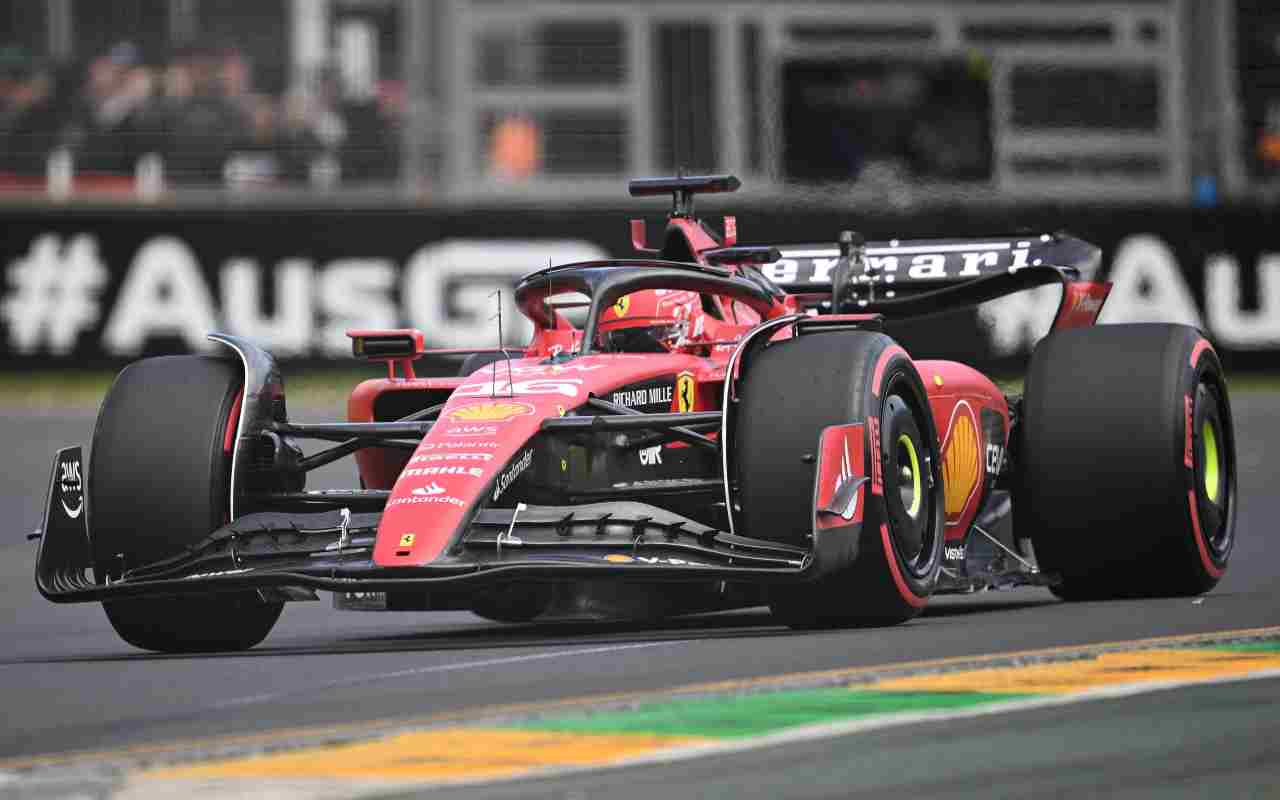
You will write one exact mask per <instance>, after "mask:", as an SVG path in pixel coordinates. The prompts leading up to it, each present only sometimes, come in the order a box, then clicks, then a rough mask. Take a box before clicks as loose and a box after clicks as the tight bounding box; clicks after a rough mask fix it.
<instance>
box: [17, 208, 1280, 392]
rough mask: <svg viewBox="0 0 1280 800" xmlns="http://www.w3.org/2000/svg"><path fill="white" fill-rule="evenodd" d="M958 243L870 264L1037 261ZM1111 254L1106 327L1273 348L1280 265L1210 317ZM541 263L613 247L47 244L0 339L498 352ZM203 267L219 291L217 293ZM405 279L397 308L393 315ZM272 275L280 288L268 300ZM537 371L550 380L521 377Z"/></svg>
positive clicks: (1016, 340)
mask: <svg viewBox="0 0 1280 800" xmlns="http://www.w3.org/2000/svg"><path fill="white" fill-rule="evenodd" d="M949 247H951V248H952V249H949V250H947V251H946V252H947V253H950V254H951V255H944V253H942V252H935V253H929V252H922V251H921V250H920V249H917V248H903V250H909V251H911V252H896V253H895V252H893V250H892V248H881V249H878V250H876V251H873V252H868V253H867V264H868V267H869V268H870V269H872V270H873V271H877V270H878V271H879V273H880V278H879V279H880V280H883V281H885V282H886V283H888V282H890V281H892V280H893V278H894V276H895V274H899V275H900V274H901V272H900V270H901V269H906V270H908V272H909V274H910V276H911V277H912V278H916V279H938V278H945V277H963V278H970V277H975V276H977V275H980V274H983V273H984V271H989V270H990V269H991V268H992V267H993V266H994V265H995V264H997V263H1000V259H1001V257H1002V256H1001V255H1000V252H1009V253H1010V255H1011V257H1012V262H1011V264H1010V266H1009V271H1011V272H1016V271H1017V270H1019V269H1021V268H1023V267H1027V266H1030V263H1029V262H1030V250H1029V249H1028V248H1027V247H1011V248H1009V249H1008V250H1007V251H997V249H996V248H995V247H990V248H985V247H981V246H978V247H974V248H972V249H968V250H965V249H964V246H962V245H955V246H949ZM882 253H883V254H882ZM787 255H788V257H787V258H783V259H781V260H779V261H778V262H776V263H774V264H766V265H762V266H761V269H762V270H763V271H764V273H765V274H766V275H768V276H769V277H770V278H772V279H773V280H775V281H777V282H779V283H781V284H784V285H785V284H787V283H794V282H795V281H796V280H797V279H798V278H799V277H800V274H799V273H800V272H802V271H803V272H806V273H807V272H809V271H810V269H811V270H812V272H813V276H812V279H813V280H816V281H819V282H824V283H825V282H829V281H830V277H831V274H832V273H833V271H834V269H835V266H836V265H837V264H838V259H837V258H836V251H835V250H824V251H822V252H817V251H814V252H811V253H805V254H803V257H802V256H801V254H800V253H799V252H796V253H794V254H791V253H788V254H787ZM1111 255H1112V261H1111V265H1110V269H1109V270H1108V274H1107V277H1108V278H1109V279H1110V280H1111V281H1112V282H1113V283H1114V284H1115V287H1114V289H1113V291H1112V292H1111V296H1110V298H1109V299H1108V300H1107V303H1106V306H1105V307H1104V309H1103V312H1102V319H1101V320H1100V321H1101V322H1104V323H1108V322H1110V323H1115V322H1139V321H1165V322H1177V323H1183V324H1189V325H1202V321H1207V323H1208V329H1209V331H1210V334H1211V335H1212V336H1213V337H1214V338H1216V339H1218V340H1220V341H1221V343H1222V344H1223V345H1224V346H1227V347H1232V348H1238V349H1264V348H1273V347H1280V255H1278V254H1276V253H1262V254H1261V255H1260V256H1259V261H1258V262H1257V264H1256V266H1254V268H1255V270H1256V274H1257V280H1258V289H1259V292H1258V303H1257V306H1256V307H1252V308H1244V307H1243V306H1242V303H1243V302H1244V300H1243V298H1242V294H1241V288H1240V287H1241V285H1242V283H1243V284H1247V283H1249V276H1248V275H1245V274H1243V273H1245V272H1246V271H1247V270H1248V269H1250V267H1251V266H1252V265H1247V264H1241V263H1240V262H1239V261H1238V259H1237V257H1236V256H1234V255H1233V254H1231V253H1219V254H1215V255H1213V256H1211V257H1210V258H1209V259H1208V260H1207V261H1206V263H1205V265H1204V271H1205V277H1204V286H1203V289H1204V297H1205V305H1204V308H1203V310H1201V309H1200V308H1198V307H1197V303H1196V301H1195V300H1194V297H1193V294H1192V292H1191V288H1190V287H1188V285H1187V284H1186V279H1185V277H1184V275H1185V272H1184V269H1189V268H1194V267H1195V265H1191V264H1179V263H1178V261H1177V259H1176V257H1175V254H1174V251H1173V250H1172V249H1171V248H1170V246H1169V245H1168V243H1166V242H1165V241H1164V240H1163V239H1161V238H1160V237H1158V236H1155V235H1153V234H1148V233H1139V234H1135V235H1132V236H1129V237H1127V238H1125V239H1123V240H1122V241H1121V242H1120V244H1119V246H1118V247H1116V248H1115V250H1114V251H1113V254H1111ZM548 256H550V257H551V259H552V261H554V262H565V261H569V260H584V259H591V258H600V257H604V256H605V253H604V251H603V250H601V249H600V248H599V247H597V246H596V245H594V244H592V243H590V242H587V241H583V240H571V239H545V240H518V239H506V240H450V241H445V242H439V243H436V244H431V245H427V246H425V247H422V248H420V249H419V250H418V251H417V252H415V253H414V254H413V256H412V257H411V258H410V259H409V262H408V263H407V264H406V265H405V268H404V271H403V273H401V272H400V270H399V267H398V265H397V264H396V263H395V262H393V261H390V260H387V259H382V258H359V259H339V260H335V261H332V262H328V263H324V264H316V263H314V262H312V261H309V260H306V259H302V258H296V257H294V258H283V259H281V260H280V261H278V262H276V263H275V264H268V263H265V262H262V261H261V260H260V259H255V258H254V257H253V256H251V255H248V256H237V257H235V258H231V259H229V260H227V261H226V262H225V263H224V264H222V265H221V266H220V267H217V266H216V265H205V266H204V267H202V266H201V264H200V262H199V261H198V260H197V258H196V256H195V253H194V252H193V250H192V248H191V247H190V245H188V244H187V243H186V242H184V241H183V240H181V239H179V238H177V237H174V236H168V235H161V236H154V237H151V238H149V239H147V240H145V241H143V242H142V244H141V245H140V246H139V248H138V249H137V251H136V252H135V253H133V254H132V261H131V262H130V263H128V264H114V265H108V264H106V263H104V262H103V261H102V259H101V255H100V249H99V246H98V240H97V238H96V237H94V236H89V235H85V234H76V235H72V236H69V237H61V236H58V235H55V234H42V235H40V236H37V237H36V238H34V239H33V240H31V242H30V245H29V247H27V250H26V252H25V254H23V255H22V256H20V257H17V258H15V259H14V260H13V261H12V262H11V263H9V264H8V265H6V269H5V278H6V279H7V287H6V288H5V293H4V297H3V298H2V299H0V324H3V326H4V327H5V329H6V331H5V333H3V334H0V335H2V336H3V337H4V341H5V342H6V343H7V346H8V348H9V349H8V351H7V352H8V353H9V354H13V355H28V356H39V355H50V356H55V357H57V356H65V355H69V354H70V353H72V352H73V351H74V350H75V348H76V346H77V344H78V343H79V342H80V341H82V340H83V339H84V337H86V336H88V335H90V334H92V333H93V331H94V330H95V329H97V330H99V331H100V333H99V334H98V335H99V336H100V342H99V343H98V346H100V347H101V350H102V351H103V352H104V353H106V354H107V355H111V356H124V357H129V356H136V355H138V354H139V353H141V352H142V351H144V350H146V349H147V348H148V346H149V345H150V344H151V343H152V342H153V340H155V339H157V338H177V339H179V340H181V342H182V343H183V345H184V346H185V347H187V348H190V349H193V350H208V349H209V348H210V347H212V345H210V344H209V343H208V342H207V341H206V340H205V335H206V334H207V333H208V332H209V331H211V330H218V329H224V330H226V331H227V332H229V333H232V334H235V335H240V336H247V337H250V338H252V339H254V340H256V341H258V342H260V343H261V344H262V345H263V346H264V347H266V348H267V349H268V350H271V351H273V352H275V353H277V354H279V355H281V356H308V355H321V354H322V355H327V356H342V357H345V356H347V355H348V354H349V352H350V342H349V340H348V339H347V338H346V336H345V331H346V329H347V328H355V327H362V328H380V327H399V326H400V325H402V324H404V323H405V322H406V321H408V322H412V323H414V324H416V325H417V326H418V327H420V328H422V329H424V330H425V331H426V332H427V336H428V341H429V343H430V345H431V346H432V347H476V346H485V345H491V344H493V342H494V339H493V334H494V323H493V321H492V316H493V303H494V300H493V297H492V292H493V289H494V288H503V289H507V288H509V287H510V286H511V285H512V282H513V281H514V280H515V279H516V278H517V277H518V276H519V275H520V274H521V273H522V272H524V271H528V270H533V269H538V268H542V267H545V266H546V264H547V259H548ZM125 257H126V258H127V257H129V256H128V254H126V256H125ZM948 258H949V259H951V260H950V261H947V259H948ZM802 264H803V267H804V269H803V270H802V269H801V266H802ZM112 266H114V267H115V268H116V269H117V270H119V272H118V273H117V274H120V275H122V278H121V281H120V287H119V291H118V292H115V293H114V295H115V300H114V305H113V306H111V307H107V306H104V305H103V303H102V300H101V293H102V292H103V291H104V290H105V289H106V287H107V283H108V281H110V280H111V273H110V268H111V267H112ZM209 269H212V270H213V273H214V275H215V278H214V281H215V282H216V286H210V285H209V280H208V275H209ZM1084 277H1085V278H1086V279H1090V278H1093V277H1094V276H1092V275H1085V276H1084ZM401 278H402V286H401V287H399V288H400V289H401V290H402V291H401V292H400V298H401V303H400V304H399V305H397V302H396V294H397V282H398V281H399V280H401ZM805 279H806V280H809V278H808V277H806V278H805ZM267 281H271V283H272V286H271V291H270V292H268V291H267V286H266V282H267ZM1197 288H1199V287H1197ZM268 294H269V295H271V296H272V297H273V298H274V300H273V301H272V302H271V303H269V304H268V303H266V302H265V297H266V296H267V295H268ZM679 294H684V293H679ZM672 296H674V295H672ZM1059 296H1060V290H1059V289H1058V288H1056V287H1043V288H1040V289H1035V290H1031V291H1025V292H1019V293H1017V294H1014V295H1010V296H1008V297H1005V298H1001V299H999V300H995V301H992V302H990V303H986V304H983V305H982V306H981V307H980V310H979V313H980V315H981V318H982V320H983V321H984V322H985V323H986V324H985V327H986V329H987V330H988V331H989V335H990V341H991V346H992V349H993V351H994V352H995V353H996V354H999V355H1010V354H1013V353H1018V352H1025V351H1026V350H1028V349H1030V348H1031V347H1032V346H1033V345H1034V344H1035V342H1036V341H1038V340H1039V339H1040V338H1041V337H1042V336H1044V334H1045V333H1046V332H1047V331H1048V329H1049V325H1050V324H1051V322H1052V319H1053V317H1054V314H1055V312H1056V310H1057V305H1058V299H1059ZM676 299H678V298H676ZM513 302H514V300H513V293H512V292H510V291H504V292H503V307H504V324H505V326H506V327H507V329H508V330H509V331H510V333H509V336H508V339H507V343H508V344H524V343H526V342H527V336H528V332H529V328H528V324H527V322H526V321H525V320H524V318H523V316H522V315H519V314H518V313H516V311H515V308H514V305H513ZM219 309H221V311H220V310H219ZM508 322H509V324H507V323H508ZM99 326H100V327H99ZM87 344H89V345H90V346H91V347H92V346H94V345H93V343H87ZM717 347H718V349H720V350H727V349H730V348H728V347H725V346H724V345H718V346H717ZM618 357H619V358H628V357H629V356H618ZM602 368H604V367H603V365H594V364H584V365H578V364H566V365H536V366H524V367H514V368H513V372H512V376H515V377H518V378H521V379H522V380H521V381H519V382H517V384H516V385H515V386H510V387H509V386H508V385H507V384H506V383H505V380H506V377H505V375H504V374H503V372H502V369H503V368H501V367H499V368H497V374H496V375H493V377H494V378H497V379H498V380H496V381H495V382H494V384H493V385H490V384H482V385H469V386H467V387H464V389H465V391H463V392H462V394H463V395H464V396H466V395H467V394H471V396H477V397H478V396H481V395H485V394H489V393H493V394H502V393H504V392H509V393H515V394H520V393H523V394H558V395H562V396H564V397H567V398H576V397H577V396H579V393H580V388H579V387H576V386H574V385H572V382H571V381H569V380H568V379H564V380H556V379H557V378H559V377H560V376H561V375H562V374H572V373H574V372H585V371H587V370H589V369H602ZM492 373H493V370H492V369H490V370H489V374H491V375H492ZM537 376H546V377H549V378H552V380H551V381H548V382H539V381H528V380H525V379H529V378H533V377H537Z"/></svg>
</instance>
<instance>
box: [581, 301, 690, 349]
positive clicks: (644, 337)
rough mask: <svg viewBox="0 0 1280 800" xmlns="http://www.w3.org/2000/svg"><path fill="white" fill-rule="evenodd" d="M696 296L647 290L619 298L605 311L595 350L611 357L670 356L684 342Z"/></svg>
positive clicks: (597, 334)
mask: <svg viewBox="0 0 1280 800" xmlns="http://www.w3.org/2000/svg"><path fill="white" fill-rule="evenodd" d="M698 302H699V299H698V294H697V293H696V292H686V291H665V292H659V291H654V290H646V291H640V292H632V293H631V294H629V295H625V296H623V297H620V298H618V300H617V302H615V303H613V305H611V306H609V307H608V308H606V309H604V311H603V313H602V314H601V315H600V322H599V324H598V326H597V329H596V347H598V348H599V349H600V350H603V351H605V352H612V353H669V352H671V351H672V350H674V349H675V348H676V347H678V346H679V345H681V344H683V343H684V342H685V339H686V338H687V336H688V331H689V322H688V317H689V315H690V313H691V312H692V311H693V309H694V308H696V307H697V303H698Z"/></svg>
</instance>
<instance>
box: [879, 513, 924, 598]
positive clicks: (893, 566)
mask: <svg viewBox="0 0 1280 800" xmlns="http://www.w3.org/2000/svg"><path fill="white" fill-rule="evenodd" d="M880 542H881V544H883V546H884V560H885V561H886V562H887V563H888V564H889V575H890V576H892V577H893V583H894V585H895V586H897V587H898V594H900V595H902V599H903V600H906V601H907V605H909V606H911V607H912V608H922V607H923V606H924V604H925V603H926V602H928V599H927V598H924V597H920V596H919V595H917V594H916V593H915V592H913V591H911V587H910V586H907V582H906V580H904V579H903V577H902V570H901V569H900V568H899V567H898V555H897V553H896V551H895V550H894V549H893V542H891V541H889V525H888V524H887V523H884V522H882V523H880Z"/></svg>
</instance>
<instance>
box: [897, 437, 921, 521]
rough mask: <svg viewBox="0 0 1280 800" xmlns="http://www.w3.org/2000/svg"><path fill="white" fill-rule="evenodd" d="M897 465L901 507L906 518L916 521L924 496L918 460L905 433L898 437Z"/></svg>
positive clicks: (914, 446)
mask: <svg viewBox="0 0 1280 800" xmlns="http://www.w3.org/2000/svg"><path fill="white" fill-rule="evenodd" d="M904 455H905V456H906V458H903V456H904ZM898 464H899V467H898V477H899V479H900V483H899V484H898V495H899V497H900V498H901V500H902V507H903V508H905V509H906V510H907V516H909V517H911V518H912V519H917V518H918V517H919V516H920V506H921V505H922V504H923V503H922V495H923V494H924V492H922V491H921V487H920V459H919V457H918V456H917V455H916V445H915V442H913V441H912V440H911V437H910V436H907V435H906V434H905V433H904V434H899V436H898Z"/></svg>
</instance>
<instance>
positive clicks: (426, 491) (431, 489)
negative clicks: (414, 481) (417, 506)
mask: <svg viewBox="0 0 1280 800" xmlns="http://www.w3.org/2000/svg"><path fill="white" fill-rule="evenodd" d="M444 492H445V489H444V487H443V486H441V485H440V484H438V483H436V482H435V481H432V482H431V483H430V484H428V485H426V486H419V487H418V488H416V489H414V490H413V493H414V494H419V495H432V494H444Z"/></svg>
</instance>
